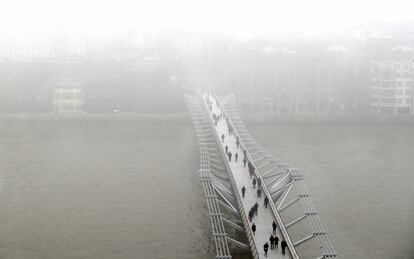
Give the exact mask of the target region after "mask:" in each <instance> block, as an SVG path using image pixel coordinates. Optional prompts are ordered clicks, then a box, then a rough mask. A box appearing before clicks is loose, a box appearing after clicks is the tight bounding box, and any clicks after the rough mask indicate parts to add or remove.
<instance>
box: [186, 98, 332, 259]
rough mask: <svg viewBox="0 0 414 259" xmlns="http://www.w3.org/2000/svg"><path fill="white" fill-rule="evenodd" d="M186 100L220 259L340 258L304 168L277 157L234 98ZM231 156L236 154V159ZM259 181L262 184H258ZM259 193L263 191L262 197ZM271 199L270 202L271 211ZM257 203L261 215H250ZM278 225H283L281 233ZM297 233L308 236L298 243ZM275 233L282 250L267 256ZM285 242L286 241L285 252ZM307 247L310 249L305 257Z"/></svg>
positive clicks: (258, 213) (280, 226) (300, 239)
mask: <svg viewBox="0 0 414 259" xmlns="http://www.w3.org/2000/svg"><path fill="white" fill-rule="evenodd" d="M186 101H187V104H188V107H189V110H190V113H191V117H192V119H193V123H194V127H195V129H196V133H197V139H198V142H199V148H200V170H199V174H200V179H201V183H202V186H203V189H204V194H205V197H206V201H207V208H208V211H209V218H210V223H211V228H212V235H213V240H214V243H215V248H216V258H218V259H230V258H233V256H234V255H238V254H247V255H250V257H252V258H255V259H259V258H260V259H261V258H286V259H288V258H293V259H298V258H317V259H322V258H339V257H338V255H337V254H336V252H335V250H334V247H333V245H332V243H331V241H330V239H329V237H328V234H327V233H326V231H325V228H324V227H323V225H322V223H321V220H320V218H319V215H318V212H317V210H316V209H315V207H314V205H313V202H312V200H311V197H310V194H309V192H308V189H307V186H306V184H305V181H304V177H303V174H302V172H301V170H300V169H297V168H290V167H289V166H288V165H287V164H286V163H283V162H282V161H280V160H279V159H276V158H274V157H273V156H272V155H271V154H269V153H267V152H266V151H265V150H264V149H263V148H262V147H261V145H259V144H258V143H257V142H256V141H255V140H254V139H253V137H252V136H251V135H250V134H249V132H248V130H247V129H246V127H245V126H244V123H243V121H242V120H241V117H240V115H239V113H238V111H237V107H236V102H235V98H234V96H228V97H225V98H218V97H216V96H214V95H212V94H210V93H203V94H199V95H195V96H189V95H188V96H186ZM223 137H224V138H223ZM228 152H231V153H232V156H231V158H229V155H228ZM236 153H237V155H238V159H237V161H236V159H235V154H236ZM244 159H245V161H246V163H244V161H243V160H244ZM246 164H247V165H246ZM249 168H251V169H250V170H249ZM253 178H254V179H255V180H256V182H260V183H261V184H260V186H257V185H253V184H252V179H253ZM243 187H244V188H245V189H246V191H245V195H244V197H243V195H242V191H241V190H242V188H243ZM258 189H260V190H261V192H262V195H260V196H259V195H258V192H257V190H258ZM265 198H267V200H268V201H270V202H269V203H268V206H267V208H266V207H265V206H264V200H265ZM255 203H257V204H258V209H257V215H256V213H253V214H252V213H251V212H250V210H251V208H252V207H253V205H254V204H255ZM298 204H301V205H298ZM295 207H296V208H295ZM298 208H300V210H299V214H298ZM249 212H250V215H249ZM252 215H253V216H252ZM250 216H252V217H250ZM305 219H306V222H307V223H304V222H305ZM273 222H275V223H276V225H277V227H276V233H275V234H274V232H273V227H272V223H273ZM253 224H254V225H255V226H256V231H255V232H253V230H252V225H253ZM296 226H298V227H297V229H296V230H295V227H296ZM303 232H305V233H304V234H303ZM306 232H307V233H306ZM297 233H299V235H302V236H300V237H298V238H296V239H294V236H295V235H297ZM272 234H273V235H274V236H277V237H278V238H279V240H280V241H279V246H278V249H270V246H269V250H268V253H267V255H265V253H264V248H263V246H264V244H265V243H266V242H269V237H270V236H271V235H272ZM294 234H295V235H294ZM282 240H283V241H284V242H286V243H285V244H286V249H285V250H286V251H285V253H284V254H283V253H282V249H281V241H282ZM305 243H307V245H306V246H305V247H304V249H302V250H304V251H301V253H299V250H300V249H299V248H300V247H301V246H302V245H303V244H305ZM269 245H270V242H269ZM311 250H312V252H310V251H311ZM315 251H316V252H315Z"/></svg>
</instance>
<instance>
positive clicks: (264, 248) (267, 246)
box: [263, 242, 269, 257]
mask: <svg viewBox="0 0 414 259" xmlns="http://www.w3.org/2000/svg"><path fill="white" fill-rule="evenodd" d="M263 250H264V254H265V256H266V257H267V250H269V243H268V242H266V243H265V244H264V245H263Z"/></svg>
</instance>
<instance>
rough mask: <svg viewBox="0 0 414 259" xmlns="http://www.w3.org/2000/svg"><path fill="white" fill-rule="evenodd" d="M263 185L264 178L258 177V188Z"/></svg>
mask: <svg viewBox="0 0 414 259" xmlns="http://www.w3.org/2000/svg"><path fill="white" fill-rule="evenodd" d="M260 187H262V180H260V178H257V188H260Z"/></svg>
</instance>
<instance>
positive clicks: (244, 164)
mask: <svg viewBox="0 0 414 259" xmlns="http://www.w3.org/2000/svg"><path fill="white" fill-rule="evenodd" d="M246 163H247V160H246V158H244V159H243V166H244V167H246Z"/></svg>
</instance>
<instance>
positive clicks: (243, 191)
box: [241, 186, 246, 198]
mask: <svg viewBox="0 0 414 259" xmlns="http://www.w3.org/2000/svg"><path fill="white" fill-rule="evenodd" d="M241 191H242V197H243V198H244V195H245V194H246V188H245V187H244V186H243V187H242V189H241Z"/></svg>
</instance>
